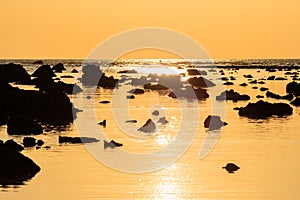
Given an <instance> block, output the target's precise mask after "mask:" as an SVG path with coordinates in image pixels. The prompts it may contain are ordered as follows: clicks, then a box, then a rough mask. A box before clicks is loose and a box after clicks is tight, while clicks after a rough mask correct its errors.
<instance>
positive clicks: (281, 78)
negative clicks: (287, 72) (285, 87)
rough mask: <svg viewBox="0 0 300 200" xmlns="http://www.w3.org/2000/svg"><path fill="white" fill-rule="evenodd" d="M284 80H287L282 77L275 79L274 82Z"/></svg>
mask: <svg viewBox="0 0 300 200" xmlns="http://www.w3.org/2000/svg"><path fill="white" fill-rule="evenodd" d="M285 80H287V78H284V77H277V78H275V81H285Z"/></svg>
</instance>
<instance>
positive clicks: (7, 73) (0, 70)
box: [0, 63, 31, 84]
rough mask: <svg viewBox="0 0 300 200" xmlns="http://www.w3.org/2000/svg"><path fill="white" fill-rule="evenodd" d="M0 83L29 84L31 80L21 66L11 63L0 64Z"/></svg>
mask: <svg viewBox="0 0 300 200" xmlns="http://www.w3.org/2000/svg"><path fill="white" fill-rule="evenodd" d="M0 82H2V83H9V82H16V83H19V84H30V82H31V78H30V75H29V74H28V73H27V71H26V70H25V69H24V67H23V66H22V65H18V64H13V63H9V64H0Z"/></svg>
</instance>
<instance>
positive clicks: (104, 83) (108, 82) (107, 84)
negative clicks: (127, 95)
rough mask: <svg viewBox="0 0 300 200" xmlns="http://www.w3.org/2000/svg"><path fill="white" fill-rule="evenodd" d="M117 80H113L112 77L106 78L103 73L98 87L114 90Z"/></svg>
mask: <svg viewBox="0 0 300 200" xmlns="http://www.w3.org/2000/svg"><path fill="white" fill-rule="evenodd" d="M118 81H119V79H115V78H114V77H113V76H110V77H107V76H106V75H105V73H103V74H102V76H101V77H100V80H99V83H98V86H100V87H103V88H106V89H114V88H115V87H117V86H118Z"/></svg>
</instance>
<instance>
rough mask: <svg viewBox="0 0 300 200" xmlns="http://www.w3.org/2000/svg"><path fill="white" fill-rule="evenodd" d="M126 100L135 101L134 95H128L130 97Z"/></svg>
mask: <svg viewBox="0 0 300 200" xmlns="http://www.w3.org/2000/svg"><path fill="white" fill-rule="evenodd" d="M126 99H135V96H134V95H128V96H126Z"/></svg>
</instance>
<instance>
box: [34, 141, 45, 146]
mask: <svg viewBox="0 0 300 200" xmlns="http://www.w3.org/2000/svg"><path fill="white" fill-rule="evenodd" d="M36 145H37V146H39V147H40V146H43V145H44V141H43V140H37V142H36Z"/></svg>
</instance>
